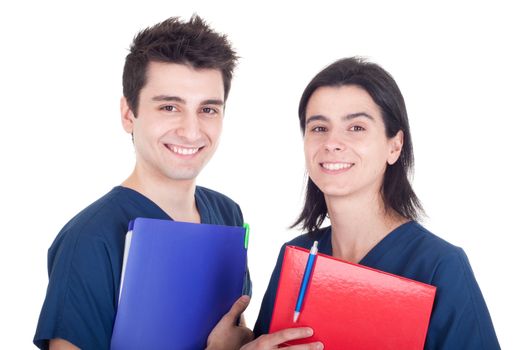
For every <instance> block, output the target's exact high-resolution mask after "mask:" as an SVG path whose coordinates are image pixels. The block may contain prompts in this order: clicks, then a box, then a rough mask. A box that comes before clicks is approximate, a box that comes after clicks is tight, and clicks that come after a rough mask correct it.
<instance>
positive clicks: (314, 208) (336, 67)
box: [291, 57, 424, 232]
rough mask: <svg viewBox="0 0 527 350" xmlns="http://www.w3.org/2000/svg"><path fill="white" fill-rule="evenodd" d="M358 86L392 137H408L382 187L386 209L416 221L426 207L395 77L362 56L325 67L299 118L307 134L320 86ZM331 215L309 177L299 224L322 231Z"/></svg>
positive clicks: (305, 97) (303, 101)
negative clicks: (415, 184)
mask: <svg viewBox="0 0 527 350" xmlns="http://www.w3.org/2000/svg"><path fill="white" fill-rule="evenodd" d="M346 85H354V86H358V87H361V88H363V89H364V90H366V91H367V92H368V93H369V95H370V96H371V98H372V99H373V101H374V102H375V103H376V104H377V105H378V106H379V107H380V109H381V114H382V119H383V121H384V126H385V132H386V136H387V137H388V138H391V137H394V136H395V135H396V134H397V132H398V131H400V130H401V131H402V132H403V134H404V143H403V148H402V150H401V154H400V156H399V159H398V160H397V162H395V163H394V164H392V165H389V164H388V165H387V168H386V172H385V173H384V180H383V184H382V188H381V194H382V198H383V200H384V206H385V210H388V209H393V210H395V211H396V212H397V213H398V214H399V215H401V216H402V217H404V218H406V219H409V220H415V219H417V218H418V217H419V216H420V214H422V213H424V211H423V208H422V206H421V203H420V201H419V199H418V198H417V196H416V194H415V193H414V191H413V189H412V186H411V184H410V180H409V176H410V175H411V172H412V170H413V165H414V155H413V148H412V137H411V136H410V125H409V123H408V115H407V113H406V106H405V103H404V99H403V95H402V94H401V91H400V90H399V87H398V86H397V84H396V83H395V80H394V79H393V78H392V76H391V75H390V74H389V73H388V72H386V71H385V70H384V69H383V68H381V67H380V66H379V65H377V64H375V63H371V62H368V61H366V60H365V59H363V58H360V57H351V58H343V59H341V60H338V61H336V62H334V63H333V64H331V65H329V66H328V67H326V68H324V69H323V70H322V71H321V72H320V73H318V74H317V75H316V76H315V77H314V78H313V79H312V80H311V82H309V84H308V85H307V87H306V88H305V90H304V93H303V94H302V97H301V98H300V105H299V107H298V116H299V118H300V128H301V129H302V133H303V134H305V128H306V107H307V104H308V102H309V99H310V98H311V95H312V94H313V93H314V92H315V90H317V89H318V88H320V87H324V86H329V87H339V86H346ZM327 213H328V209H327V206H326V202H325V200H324V195H323V193H322V191H320V189H319V188H318V187H317V185H315V183H314V182H313V181H312V180H311V178H308V181H307V188H306V198H305V203H304V208H303V210H302V212H301V213H300V215H299V217H298V219H297V220H296V222H295V223H294V224H293V225H292V226H291V227H295V226H300V227H301V228H302V229H303V230H307V231H308V232H312V231H314V230H316V229H319V228H320V225H322V223H323V222H324V219H325V218H326V216H327Z"/></svg>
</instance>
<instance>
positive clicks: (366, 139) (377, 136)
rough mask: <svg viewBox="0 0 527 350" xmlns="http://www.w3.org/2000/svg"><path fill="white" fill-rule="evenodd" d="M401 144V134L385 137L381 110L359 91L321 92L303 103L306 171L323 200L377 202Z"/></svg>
mask: <svg viewBox="0 0 527 350" xmlns="http://www.w3.org/2000/svg"><path fill="white" fill-rule="evenodd" d="M402 144H403V134H402V131H399V132H398V133H397V134H396V136H394V137H393V138H390V139H389V138H387V137H386V132H385V127H384V122H383V119H382V115H381V110H380V108H379V106H377V104H375V102H374V101H373V100H372V98H371V97H370V95H369V94H368V93H367V92H366V90H364V89H362V88H361V87H358V86H355V85H347V86H341V87H321V88H318V89H317V90H315V92H314V93H313V94H312V95H311V97H310V99H309V101H308V103H307V107H306V129H305V135H304V153H305V157H306V166H307V170H308V173H309V176H310V177H311V179H312V180H313V182H314V183H315V184H316V185H317V186H318V188H320V190H321V191H322V192H323V193H324V195H325V196H326V197H328V196H329V197H331V196H352V195H361V194H363V195H366V196H370V195H373V196H376V195H377V194H378V193H379V192H380V189H381V186H382V183H383V177H384V172H385V170H386V166H387V164H393V163H395V162H396V161H397V159H398V158H399V155H400V153H401V148H402Z"/></svg>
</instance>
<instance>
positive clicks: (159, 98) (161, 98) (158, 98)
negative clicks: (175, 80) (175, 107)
mask: <svg viewBox="0 0 527 350" xmlns="http://www.w3.org/2000/svg"><path fill="white" fill-rule="evenodd" d="M152 101H175V102H180V103H186V101H185V100H184V99H182V98H181V97H179V96H169V95H158V96H154V97H152Z"/></svg>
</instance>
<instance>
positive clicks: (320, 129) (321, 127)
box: [311, 126, 327, 132]
mask: <svg viewBox="0 0 527 350" xmlns="http://www.w3.org/2000/svg"><path fill="white" fill-rule="evenodd" d="M326 130H327V129H326V128H325V127H323V126H315V127H314V128H312V129H311V131H313V132H324V131H326Z"/></svg>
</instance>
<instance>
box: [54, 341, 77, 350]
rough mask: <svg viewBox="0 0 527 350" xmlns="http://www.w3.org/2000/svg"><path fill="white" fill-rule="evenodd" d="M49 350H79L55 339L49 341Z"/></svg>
mask: <svg viewBox="0 0 527 350" xmlns="http://www.w3.org/2000/svg"><path fill="white" fill-rule="evenodd" d="M49 350H80V348H78V347H76V346H75V345H73V344H72V343H70V342H69V341H67V340H64V339H61V338H55V339H51V340H50V341H49Z"/></svg>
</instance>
